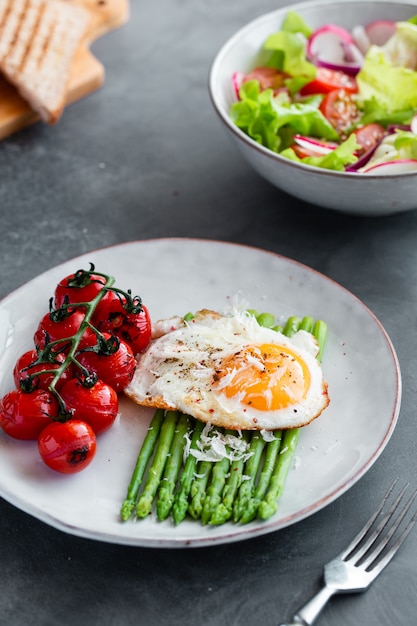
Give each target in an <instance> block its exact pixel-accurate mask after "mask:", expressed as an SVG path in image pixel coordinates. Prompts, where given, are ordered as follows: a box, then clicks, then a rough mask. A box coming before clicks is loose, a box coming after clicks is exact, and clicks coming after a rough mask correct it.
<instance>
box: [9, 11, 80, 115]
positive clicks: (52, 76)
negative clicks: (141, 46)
mask: <svg viewBox="0 0 417 626" xmlns="http://www.w3.org/2000/svg"><path fill="white" fill-rule="evenodd" d="M88 21H89V15H88V13H87V12H86V11H85V10H84V9H82V8H81V7H78V6H75V5H70V4H67V3H64V2H63V1H61V0H0V70H1V71H2V72H3V73H4V74H5V76H6V77H7V78H8V80H9V81H10V82H11V83H13V84H14V85H15V86H16V87H17V89H18V90H19V91H20V93H21V94H22V95H23V97H24V98H26V100H28V102H29V104H30V105H31V107H32V108H33V109H34V110H35V111H36V112H37V113H39V115H40V116H41V117H42V119H44V120H45V121H46V122H48V123H54V122H56V121H57V120H58V119H59V117H60V115H61V113H62V110H63V108H64V105H65V97H66V90H67V84H68V79H69V75H70V70H71V64H72V59H73V57H74V54H75V52H76V50H77V48H78V46H79V43H80V41H81V40H82V38H83V36H84V35H85V32H86V29H87V26H88Z"/></svg>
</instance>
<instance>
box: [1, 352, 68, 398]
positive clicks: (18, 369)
mask: <svg viewBox="0 0 417 626" xmlns="http://www.w3.org/2000/svg"><path fill="white" fill-rule="evenodd" d="M37 359H38V353H37V351H36V350H28V351H27V352H25V353H24V354H22V355H21V356H20V357H19V358H18V359H17V361H16V364H15V366H14V370H13V379H14V382H15V385H16V387H17V388H18V389H20V388H22V389H24V390H25V391H31V390H33V389H48V387H49V385H50V384H51V383H52V381H53V379H54V377H55V375H56V370H57V369H58V368H59V367H60V366H61V365H62V364H63V362H64V361H65V355H64V354H63V353H62V352H58V353H57V354H55V355H53V362H52V363H36V360H37ZM46 370H52V371H51V372H50V373H46ZM73 375H74V370H73V366H72V365H71V364H70V365H69V366H68V367H66V368H65V369H64V370H63V372H62V374H61V376H60V378H59V380H58V381H57V383H56V389H59V388H60V387H61V386H62V385H63V384H64V383H65V381H66V380H69V379H70V378H72V377H73ZM30 379H31V380H30Z"/></svg>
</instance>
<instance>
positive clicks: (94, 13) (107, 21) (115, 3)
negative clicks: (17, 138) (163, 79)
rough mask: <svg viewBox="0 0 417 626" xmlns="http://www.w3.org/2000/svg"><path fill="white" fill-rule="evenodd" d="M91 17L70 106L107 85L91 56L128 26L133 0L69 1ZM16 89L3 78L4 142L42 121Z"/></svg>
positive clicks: (0, 122)
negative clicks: (101, 41)
mask: <svg viewBox="0 0 417 626" xmlns="http://www.w3.org/2000/svg"><path fill="white" fill-rule="evenodd" d="M69 1H70V2H72V3H73V4H78V5H80V6H82V7H84V8H85V9H87V10H88V11H89V12H90V14H91V20H90V27H89V30H88V33H87V35H86V37H85V38H84V41H83V42H82V44H80V46H79V48H78V51H77V52H76V54H75V57H74V61H73V66H72V71H71V77H70V81H69V86H68V94H67V100H66V103H67V104H71V103H72V102H75V101H76V100H80V99H81V98H84V97H85V96H87V95H88V94H90V93H91V92H93V91H95V90H96V89H98V88H99V87H101V85H102V84H103V82H104V75H105V70H104V67H103V65H102V64H101V63H100V61H98V59H96V58H95V57H94V56H93V54H92V53H91V52H90V49H89V47H90V45H91V43H92V42H93V41H94V40H95V39H98V37H101V36H102V35H105V34H106V33H108V32H109V31H111V30H113V29H114V28H117V27H119V26H121V25H122V24H124V23H125V22H126V21H127V19H128V16H129V4H128V2H129V0H69ZM39 119H40V118H39V115H38V114H37V113H34V112H33V111H32V109H31V108H30V106H29V105H28V104H27V102H26V101H25V100H24V99H23V98H22V97H21V96H20V95H19V93H18V92H17V91H16V89H15V88H14V87H13V85H11V84H10V83H8V82H7V81H6V79H5V78H3V76H1V75H0V139H4V137H7V136H8V135H11V134H12V133H15V132H16V131H18V130H20V129H22V128H24V127H25V126H29V125H30V124H34V123H35V122H37V121H39Z"/></svg>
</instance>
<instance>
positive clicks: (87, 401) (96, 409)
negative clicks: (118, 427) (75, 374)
mask: <svg viewBox="0 0 417 626" xmlns="http://www.w3.org/2000/svg"><path fill="white" fill-rule="evenodd" d="M60 396H61V398H62V399H63V401H64V403H65V406H66V409H67V410H69V411H70V412H71V418H73V419H76V420H81V421H83V422H87V424H90V426H91V427H92V429H93V430H94V432H95V434H96V435H99V434H100V433H102V432H104V431H105V430H108V429H109V428H110V426H112V425H113V423H114V420H115V419H116V417H117V411H118V404H119V401H118V397H117V393H116V392H115V390H114V389H113V387H110V385H107V384H106V383H103V381H101V380H97V381H96V382H95V383H94V384H93V385H92V386H86V385H85V384H84V383H83V381H82V380H79V379H78V378H72V379H71V380H69V381H68V382H66V383H65V385H64V386H63V387H62V389H61V390H60Z"/></svg>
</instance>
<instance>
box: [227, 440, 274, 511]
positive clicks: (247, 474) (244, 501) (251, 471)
mask: <svg viewBox="0 0 417 626" xmlns="http://www.w3.org/2000/svg"><path fill="white" fill-rule="evenodd" d="M265 444H266V442H265V439H264V438H263V437H262V435H261V434H260V433H259V432H258V431H254V432H253V433H252V438H251V442H250V444H249V450H248V452H249V454H251V456H250V457H249V458H248V460H247V461H246V463H245V467H244V470H243V474H244V480H243V481H242V484H241V485H240V488H239V493H238V494H237V498H236V499H235V502H234V506H233V520H234V521H235V522H238V521H240V519H241V517H242V515H243V513H244V512H245V510H246V507H247V505H248V502H249V500H250V498H251V497H252V493H253V490H254V486H255V481H256V476H257V474H258V471H259V466H260V463H261V460H262V453H263V450H264V447H265Z"/></svg>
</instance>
